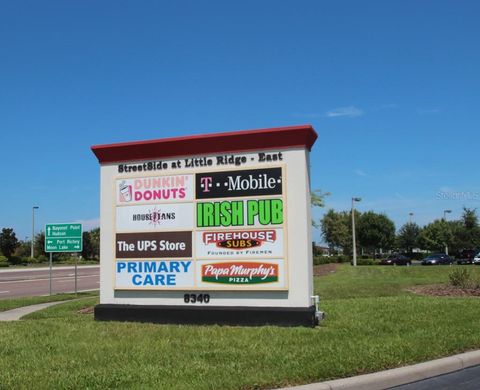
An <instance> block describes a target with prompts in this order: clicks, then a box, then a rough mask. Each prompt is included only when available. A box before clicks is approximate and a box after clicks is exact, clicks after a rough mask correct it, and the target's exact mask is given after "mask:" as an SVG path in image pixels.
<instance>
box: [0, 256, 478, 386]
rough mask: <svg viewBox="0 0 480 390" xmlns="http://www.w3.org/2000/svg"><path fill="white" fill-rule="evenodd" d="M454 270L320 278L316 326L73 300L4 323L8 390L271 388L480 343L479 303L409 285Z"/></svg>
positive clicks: (374, 270) (2, 358) (386, 270)
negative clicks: (166, 317)
mask: <svg viewBox="0 0 480 390" xmlns="http://www.w3.org/2000/svg"><path fill="white" fill-rule="evenodd" d="M450 271H451V268H450V267H378V266H376V267H357V268H355V269H354V268H353V267H350V266H345V265H344V266H341V267H340V268H339V269H338V271H337V272H336V273H335V274H331V275H329V276H325V277H320V278H316V280H315V286H316V287H315V289H316V292H317V293H320V294H321V296H322V301H321V307H322V310H324V311H326V312H327V319H326V320H325V321H324V322H323V323H322V325H321V326H320V327H317V328H316V329H309V328H277V327H257V328H246V327H227V326H224V327H220V326H176V325H153V324H136V323H115V322H105V323H102V322H95V321H93V316H92V315H91V314H79V313H78V310H79V309H81V308H83V307H85V306H91V305H94V304H95V303H96V302H97V298H95V297H93V298H85V299H82V300H79V301H74V302H69V303H67V304H63V305H60V306H56V307H52V308H50V309H47V310H44V311H42V312H38V313H34V314H31V315H30V316H29V317H28V319H27V320H24V321H19V322H12V323H0V367H2V371H1V374H0V388H2V389H3V388H15V389H21V388H37V389H43V388H141V389H148V388H155V389H159V388H160V389H254V388H273V387H280V386H286V385H293V384H302V383H309V382H314V381H322V380H326V379H332V378H338V377H345V376H351V375H355V374H359V373H366V372H372V371H377V370H381V369H385V368H390V367H396V366H401V365H406V364H410V363H414V362H420V361H424V360H427V359H432V358H438V357H441V356H446V355H450V354H454V353H459V352H463V351H467V350H470V349H477V348H480V332H478V329H479V328H480V299H479V298H474V297H472V298H469V297H467V298H450V297H422V296H416V295H413V294H410V293H408V292H405V291H404V289H405V288H407V287H408V286H412V285H418V284H430V283H439V282H443V281H446V280H447V279H448V273H449V272H450ZM472 272H476V273H477V276H479V272H480V267H477V268H476V269H473V268H472Z"/></svg>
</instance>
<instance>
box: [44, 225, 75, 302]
mask: <svg viewBox="0 0 480 390" xmlns="http://www.w3.org/2000/svg"><path fill="white" fill-rule="evenodd" d="M82 232H83V228H82V224H81V223H49V224H47V225H46V226H45V252H47V253H50V262H49V267H50V276H49V279H50V280H49V282H50V283H49V284H50V295H52V253H65V252H81V251H82V250H83V234H82ZM75 294H77V259H75Z"/></svg>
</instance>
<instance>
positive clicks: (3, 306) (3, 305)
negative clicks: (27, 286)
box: [0, 291, 98, 348]
mask: <svg viewBox="0 0 480 390" xmlns="http://www.w3.org/2000/svg"><path fill="white" fill-rule="evenodd" d="M97 295H98V291H91V292H81V293H78V295H75V294H55V295H52V296H38V297H20V298H12V299H0V312H1V311H5V310H12V309H16V308H17V307H22V306H29V305H36V304H37V303H45V302H57V301H66V300H67V299H76V298H82V297H92V296H97ZM0 348H1V347H0Z"/></svg>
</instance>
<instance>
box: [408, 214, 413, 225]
mask: <svg viewBox="0 0 480 390" xmlns="http://www.w3.org/2000/svg"><path fill="white" fill-rule="evenodd" d="M408 215H409V216H410V223H412V220H413V219H412V217H413V213H408Z"/></svg>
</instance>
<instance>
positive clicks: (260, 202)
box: [115, 159, 288, 290]
mask: <svg viewBox="0 0 480 390" xmlns="http://www.w3.org/2000/svg"><path fill="white" fill-rule="evenodd" d="M198 161H200V162H201V161H203V160H201V159H200V160H198ZM218 161H222V160H218ZM165 164H167V163H165ZM155 166H157V165H155ZM167 166H168V164H167ZM140 167H141V165H139V166H138V167H137V168H140ZM161 167H162V169H163V167H164V165H162V166H161ZM208 168H209V169H208V171H204V170H203V168H202V167H200V168H198V169H192V168H190V169H186V170H184V171H183V172H179V171H177V172H175V174H170V172H165V174H158V173H155V174H151V173H148V172H147V173H145V174H144V175H141V174H140V173H139V169H137V170H136V171H135V172H134V173H133V174H134V175H135V176H134V177H130V176H128V175H122V176H119V177H117V178H116V180H115V197H116V199H115V201H116V212H115V228H116V231H115V258H116V267H115V288H116V289H120V290H123V289H126V290H143V289H145V290H151V289H158V290H168V289H178V288H182V289H185V290H204V289H207V290H242V289H247V290H252V289H253V290H255V289H258V290H265V289H267V290H276V289H278V290H285V289H287V283H286V280H287V278H286V272H287V262H288V259H287V256H286V241H285V226H286V221H285V215H286V213H285V190H284V177H285V167H284V166H274V167H259V168H248V169H234V170H232V169H230V170H229V169H223V170H211V168H212V167H208ZM124 171H125V169H124ZM133 174H132V175H133Z"/></svg>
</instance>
